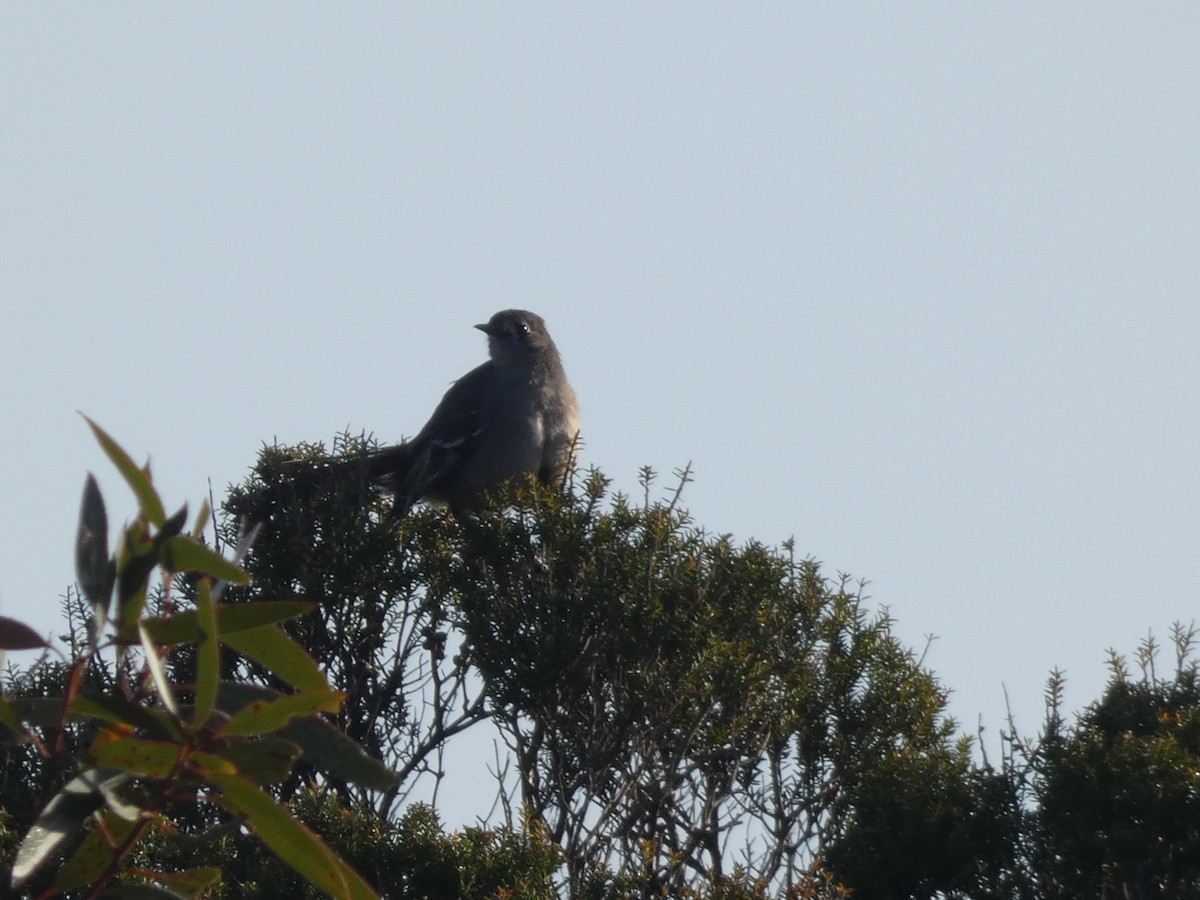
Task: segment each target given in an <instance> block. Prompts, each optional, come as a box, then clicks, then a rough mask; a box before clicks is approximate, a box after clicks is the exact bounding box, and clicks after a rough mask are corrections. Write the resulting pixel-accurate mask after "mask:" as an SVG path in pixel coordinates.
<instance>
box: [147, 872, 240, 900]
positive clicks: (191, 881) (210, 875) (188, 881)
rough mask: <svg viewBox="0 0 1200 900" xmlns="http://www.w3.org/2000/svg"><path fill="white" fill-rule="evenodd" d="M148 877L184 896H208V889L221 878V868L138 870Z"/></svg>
mask: <svg viewBox="0 0 1200 900" xmlns="http://www.w3.org/2000/svg"><path fill="white" fill-rule="evenodd" d="M137 874H139V875H142V876H144V877H146V878H153V879H154V880H155V881H158V882H161V883H162V884H165V885H167V886H168V887H170V888H171V889H172V890H173V891H175V892H176V893H177V894H178V895H180V896H183V897H188V898H190V897H204V896H208V890H209V889H210V888H212V887H213V886H214V885H216V884H217V882H219V881H220V880H221V870H220V868H218V867H217V866H206V867H204V868H202V869H185V870H184V871H182V872H138V873H137Z"/></svg>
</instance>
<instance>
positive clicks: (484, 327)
mask: <svg viewBox="0 0 1200 900" xmlns="http://www.w3.org/2000/svg"><path fill="white" fill-rule="evenodd" d="M475 327H476V328H478V329H479V330H480V331H482V332H483V333H484V334H486V335H488V336H489V337H490V336H491V334H492V329H490V328H489V327H488V326H487V324H486V323H484V324H483V325H476V326H475Z"/></svg>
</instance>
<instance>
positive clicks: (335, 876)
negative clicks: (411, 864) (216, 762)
mask: <svg viewBox="0 0 1200 900" xmlns="http://www.w3.org/2000/svg"><path fill="white" fill-rule="evenodd" d="M209 780H210V781H211V782H212V783H213V784H214V785H215V786H216V787H217V788H219V789H220V791H221V793H220V795H219V796H218V797H216V798H215V799H216V802H218V803H219V804H221V805H222V806H224V807H225V808H226V809H227V810H229V811H230V812H232V813H234V814H235V815H239V816H244V817H245V818H246V821H247V823H248V824H249V825H250V827H251V828H252V829H253V830H254V833H255V834H256V835H257V836H258V838H259V840H261V841H262V842H263V843H264V844H266V845H267V846H268V847H269V848H270V849H271V851H272V852H273V853H274V854H275V855H276V856H278V857H279V858H280V859H281V860H283V861H284V862H285V863H287V864H288V865H289V866H291V867H292V868H293V869H295V870H296V871H297V872H299V873H300V874H301V875H303V876H304V877H305V878H307V879H308V880H309V881H311V882H312V883H313V884H315V885H316V886H317V887H318V888H320V889H321V890H323V891H325V893H327V894H330V895H332V896H334V897H345V898H348V900H359V898H363V900H369V898H376V900H377V898H378V895H377V894H376V893H375V891H374V890H372V889H371V886H370V885H369V884H367V883H366V882H365V881H363V879H362V876H361V875H359V874H358V873H357V872H355V871H354V870H353V869H352V868H350V866H348V865H347V864H346V863H345V862H343V861H342V859H341V858H340V857H339V856H338V855H337V854H336V853H334V852H333V851H332V850H331V849H330V848H329V846H328V845H327V844H326V843H325V842H324V841H323V840H321V838H319V837H318V836H317V835H315V834H314V833H313V832H311V831H309V830H308V829H307V828H306V827H305V826H304V825H302V824H300V823H299V822H297V821H296V820H295V819H293V818H292V816H291V814H290V813H289V812H288V810H287V807H285V806H280V805H279V804H278V803H276V802H275V801H274V800H273V799H272V798H271V796H270V795H269V794H267V793H264V792H263V791H262V790H261V789H260V788H259V787H258V786H257V785H256V784H254V783H253V782H251V781H250V780H249V779H246V778H243V777H241V776H239V775H216V776H213V777H212V778H210V779H209Z"/></svg>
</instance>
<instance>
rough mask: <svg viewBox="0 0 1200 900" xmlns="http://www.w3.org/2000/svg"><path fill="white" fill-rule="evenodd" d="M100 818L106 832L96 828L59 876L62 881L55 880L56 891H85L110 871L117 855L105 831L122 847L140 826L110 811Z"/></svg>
mask: <svg viewBox="0 0 1200 900" xmlns="http://www.w3.org/2000/svg"><path fill="white" fill-rule="evenodd" d="M100 815H101V819H100V821H101V822H103V824H104V828H103V829H101V828H100V827H99V825H98V824H93V826H92V828H91V829H90V830H89V831H88V833H87V835H86V836H85V837H84V839H83V841H82V842H81V843H80V845H79V847H78V848H76V850H75V852H74V853H72V854H71V856H70V858H69V859H68V860H67V862H66V864H65V865H64V866H63V867H62V871H60V872H59V873H58V877H56V878H55V879H54V887H55V889H56V890H60V891H69V890H71V889H72V888H77V887H83V886H84V885H86V884H91V883H92V882H93V881H95V880H96V879H97V878H99V877H100V876H101V875H103V874H104V873H105V872H106V871H108V868H109V866H110V865H112V862H113V857H114V856H115V855H116V854H115V852H114V851H113V849H112V847H110V846H109V843H108V837H106V836H105V831H107V832H108V834H109V835H110V836H111V837H112V839H113V840H114V841H115V842H116V843H117V844H121V843H123V842H124V841H125V840H127V839H128V838H129V836H130V835H131V834H133V829H134V828H136V827H137V824H138V823H137V821H136V820H135V821H132V822H130V821H127V820H126V819H124V818H122V817H121V816H117V815H113V814H112V813H111V812H109V811H108V810H105V811H104V812H102V813H101V814H100Z"/></svg>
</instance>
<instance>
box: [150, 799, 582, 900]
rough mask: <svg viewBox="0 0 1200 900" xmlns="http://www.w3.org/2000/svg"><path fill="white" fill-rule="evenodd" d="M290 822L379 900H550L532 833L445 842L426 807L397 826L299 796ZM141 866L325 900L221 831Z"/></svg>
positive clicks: (483, 832) (554, 865) (546, 865)
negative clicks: (216, 874) (210, 870)
mask: <svg viewBox="0 0 1200 900" xmlns="http://www.w3.org/2000/svg"><path fill="white" fill-rule="evenodd" d="M290 806H291V809H292V812H293V814H294V815H295V817H296V819H297V820H298V821H300V822H303V823H304V825H305V826H307V827H308V828H310V829H311V830H312V831H313V832H314V833H316V834H318V835H320V836H321V837H322V838H323V839H324V840H326V841H327V842H328V844H329V846H330V847H331V848H332V849H333V850H334V851H335V852H337V853H338V854H339V855H340V856H341V857H342V858H343V859H345V860H346V861H347V862H348V863H350V864H351V865H352V866H353V867H354V868H355V869H356V870H357V871H359V872H362V873H363V874H364V875H365V876H366V877H367V878H368V879H369V880H370V881H371V883H372V884H373V885H374V886H375V887H376V889H377V890H378V891H379V893H380V894H381V895H383V896H386V897H389V898H392V900H421V898H446V900H453V898H460V900H492V898H497V897H506V898H511V900H552V898H556V897H557V896H558V894H557V893H556V891H555V890H554V887H553V876H554V873H555V871H556V870H557V869H558V867H559V863H560V853H559V850H558V848H557V847H556V846H554V844H552V843H551V842H550V841H548V840H547V839H546V838H545V836H544V835H542V834H541V833H540V832H539V831H538V830H537V829H536V828H534V829H531V830H529V831H528V832H525V833H521V832H516V831H513V830H511V829H507V828H497V829H485V828H478V827H474V828H467V829H464V830H462V831H459V832H455V833H453V834H446V833H445V831H444V830H443V829H442V826H441V823H440V822H439V821H438V818H437V814H436V813H435V812H434V811H433V810H432V809H431V808H430V807H428V806H424V805H421V804H414V805H412V806H410V807H409V808H408V809H407V810H406V811H405V813H404V814H403V815H402V816H401V817H400V819H399V820H398V821H388V820H384V819H380V818H379V817H378V816H377V815H376V814H375V813H374V812H373V811H371V810H369V809H366V808H364V807H363V806H362V805H360V804H351V805H347V804H345V803H343V802H342V801H341V800H339V799H338V797H337V796H336V794H334V793H332V792H330V791H325V790H317V789H314V788H305V789H303V790H300V791H298V792H297V793H296V795H295V797H294V798H293V800H292V802H291V804H290ZM144 858H145V859H147V860H155V861H158V862H162V861H164V860H169V861H170V863H171V864H172V865H173V866H176V867H178V868H190V867H193V866H199V865H201V864H207V865H211V866H215V867H216V868H218V869H219V870H220V872H221V878H220V881H219V882H217V883H216V884H214V885H213V888H212V891H213V896H214V897H223V898H225V897H228V898H233V897H256V898H264V900H271V898H279V900H302V898H313V900H316V898H320V897H323V896H325V894H324V893H322V892H321V891H320V890H318V889H317V888H316V887H314V886H313V885H312V884H311V883H309V882H306V881H305V880H304V879H302V878H300V877H299V876H298V875H297V873H296V872H295V870H293V869H291V868H289V867H288V866H286V865H284V864H282V863H281V862H280V861H279V860H278V859H274V858H271V857H269V856H267V857H264V856H263V854H262V853H261V852H259V851H258V850H257V848H256V846H255V845H254V844H253V843H252V841H251V840H250V839H249V838H248V837H246V836H245V835H242V834H239V833H237V832H227V833H224V834H221V835H219V836H216V837H214V838H213V839H211V840H206V841H193V842H188V843H181V842H179V841H174V842H169V843H168V842H162V843H161V844H159V845H151V846H149V847H148V848H147V851H146V853H145V854H144Z"/></svg>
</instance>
